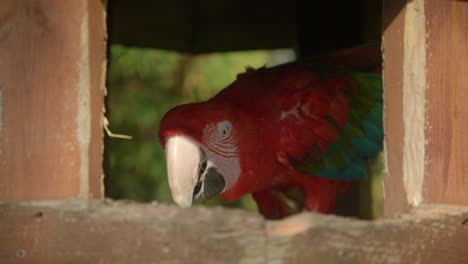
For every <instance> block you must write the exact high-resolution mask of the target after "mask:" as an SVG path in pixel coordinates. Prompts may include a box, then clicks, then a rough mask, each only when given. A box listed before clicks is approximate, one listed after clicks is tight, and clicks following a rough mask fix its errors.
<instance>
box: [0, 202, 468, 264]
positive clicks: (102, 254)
mask: <svg viewBox="0 0 468 264" xmlns="http://www.w3.org/2000/svg"><path fill="white" fill-rule="evenodd" d="M0 212H1V213H0V241H2V243H3V244H2V247H0V261H1V262H2V263H172V264H177V263H195V264H196V263H204V264H209V263H295V264H297V263H467V262H468V254H467V252H468V245H467V244H466V243H465V240H466V237H467V236H468V207H463V206H429V205H426V206H422V207H419V208H416V209H413V210H412V211H411V213H410V214H408V215H405V216H403V217H401V218H394V219H386V220H378V221H373V222H369V221H361V220H354V219H351V218H340V217H336V216H332V215H319V214H309V213H303V214H299V215H296V216H294V217H290V218H287V219H285V220H282V221H265V220H264V219H263V218H261V217H260V216H258V215H257V214H255V213H248V212H246V211H242V210H239V209H225V208H214V209H213V208H212V209H209V208H201V207H198V208H190V209H181V208H178V207H173V206H169V205H161V204H160V205H151V204H136V203H129V202H114V201H108V200H106V201H95V200H61V201H42V202H24V203H5V204H1V205H0Z"/></svg>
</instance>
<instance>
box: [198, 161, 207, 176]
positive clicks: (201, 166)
mask: <svg viewBox="0 0 468 264" xmlns="http://www.w3.org/2000/svg"><path fill="white" fill-rule="evenodd" d="M206 166H207V162H206V160H205V161H203V162H202V163H201V164H200V168H199V169H198V175H199V177H200V175H202V174H203V173H204V172H205V170H206Z"/></svg>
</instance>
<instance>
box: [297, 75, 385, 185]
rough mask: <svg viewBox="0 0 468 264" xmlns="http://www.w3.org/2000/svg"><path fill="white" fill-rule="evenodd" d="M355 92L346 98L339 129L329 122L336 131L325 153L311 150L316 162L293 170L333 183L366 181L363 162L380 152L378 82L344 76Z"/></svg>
mask: <svg viewBox="0 0 468 264" xmlns="http://www.w3.org/2000/svg"><path fill="white" fill-rule="evenodd" d="M347 74H348V75H349V76H350V77H351V78H352V79H354V80H355V81H356V84H357V86H358V89H357V90H356V91H353V92H352V93H351V94H350V112H349V115H348V121H347V123H346V124H345V125H344V126H343V127H338V125H337V124H336V122H335V121H334V120H333V119H331V118H329V119H327V120H329V122H330V123H332V124H333V125H334V126H336V127H337V130H338V131H339V136H338V140H337V141H335V142H333V143H331V144H329V146H328V148H327V151H325V152H320V151H319V150H318V149H312V151H313V152H315V154H316V157H317V156H318V159H313V160H308V161H307V162H305V163H304V164H297V165H296V166H295V168H296V169H298V170H299V171H301V172H303V173H306V174H312V175H315V176H320V177H324V178H328V179H333V180H351V179H360V178H364V177H366V170H367V161H368V160H369V159H373V158H375V157H376V156H377V155H378V154H379V152H380V151H381V150H382V144H383V136H384V135H383V125H382V122H383V121H382V120H383V118H382V115H383V111H382V110H383V108H382V101H383V100H382V78H381V76H380V75H378V74H372V73H347Z"/></svg>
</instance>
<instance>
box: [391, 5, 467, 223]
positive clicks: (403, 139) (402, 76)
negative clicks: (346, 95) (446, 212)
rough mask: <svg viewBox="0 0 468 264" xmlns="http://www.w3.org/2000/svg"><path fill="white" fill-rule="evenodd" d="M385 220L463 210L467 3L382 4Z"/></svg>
mask: <svg viewBox="0 0 468 264" xmlns="http://www.w3.org/2000/svg"><path fill="white" fill-rule="evenodd" d="M383 21H384V23H383V25H384V36H383V51H384V52H383V57H384V91H385V100H384V102H385V128H386V142H385V143H386V144H385V146H386V154H387V165H388V166H387V175H386V177H385V215H387V216H390V215H394V214H398V213H402V212H405V211H407V210H408V209H409V208H411V207H412V206H418V205H419V204H424V203H441V204H463V205H468V159H467V158H466V157H467V156H468V137H467V136H466V132H465V131H466V130H467V129H468V89H467V87H468V75H467V74H466V73H467V69H468V51H467V47H468V31H467V30H466V27H467V26H468V2H467V1H437V0H414V1H400V0H397V1H384V19H383Z"/></svg>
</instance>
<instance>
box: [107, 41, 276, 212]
mask: <svg viewBox="0 0 468 264" xmlns="http://www.w3.org/2000/svg"><path fill="white" fill-rule="evenodd" d="M265 64H267V65H269V64H271V53H270V52H267V51H249V52H230V53H220V54H208V55H200V56H190V55H184V54H179V53H175V52H169V51H163V50H153V49H142V48H127V47H124V46H119V45H113V46H111V48H110V61H109V70H108V84H107V86H108V91H109V94H108V96H107V117H108V119H109V122H110V129H111V130H112V132H114V133H120V134H126V135H131V136H132V137H133V139H131V140H125V139H118V138H109V137H107V138H106V148H105V149H106V177H105V185H106V196H107V197H111V198H115V199H130V200H137V201H152V200H158V201H171V200H172V199H171V196H170V192H169V187H168V183H167V178H166V165H165V158H164V151H163V150H162V148H161V147H160V145H159V142H158V138H157V131H158V126H159V121H160V120H161V118H162V117H163V115H164V114H165V113H166V112H167V111H168V110H169V109H171V108H172V107H174V106H176V105H179V104H181V103H186V102H192V101H201V100H205V99H208V98H210V97H212V96H213V95H214V94H216V93H217V92H218V91H220V90H221V89H223V88H224V87H226V86H227V85H228V84H229V83H231V82H232V81H233V80H235V78H236V75H237V74H238V73H239V72H243V71H244V68H245V67H246V66H247V65H249V66H252V67H261V66H264V65H265ZM206 204H207V205H218V204H223V205H225V206H241V207H244V208H247V209H250V210H255V209H256V205H255V203H254V202H253V200H252V198H251V197H250V196H246V197H245V198H242V199H241V200H239V201H237V202H234V203H228V202H224V201H220V200H217V199H213V200H210V201H209V202H206Z"/></svg>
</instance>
